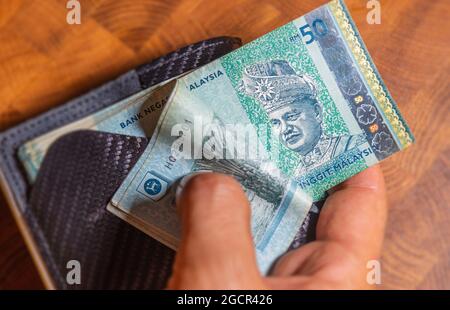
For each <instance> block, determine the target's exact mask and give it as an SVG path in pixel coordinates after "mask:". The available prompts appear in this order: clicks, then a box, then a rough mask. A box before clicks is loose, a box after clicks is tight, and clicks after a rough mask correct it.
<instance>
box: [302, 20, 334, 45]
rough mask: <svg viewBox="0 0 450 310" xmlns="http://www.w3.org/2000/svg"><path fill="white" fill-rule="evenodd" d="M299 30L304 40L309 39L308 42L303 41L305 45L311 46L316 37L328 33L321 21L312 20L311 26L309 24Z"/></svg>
mask: <svg viewBox="0 0 450 310" xmlns="http://www.w3.org/2000/svg"><path fill="white" fill-rule="evenodd" d="M311 29H312V31H311ZM299 30H300V33H301V34H302V36H303V37H304V38H306V37H309V39H308V41H305V43H306V44H311V43H313V42H314V41H315V39H316V37H323V36H324V35H326V34H327V33H328V28H327V25H326V24H325V22H324V21H323V20H321V19H316V20H314V21H313V22H312V24H311V26H310V25H309V24H306V25H303V26H301V27H300V28H299Z"/></svg>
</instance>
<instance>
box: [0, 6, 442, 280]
mask: <svg viewBox="0 0 450 310" xmlns="http://www.w3.org/2000/svg"><path fill="white" fill-rule="evenodd" d="M80 2H81V14H82V15H81V25H68V24H67V23H66V14H67V9H66V7H65V4H66V2H65V1H62V0H45V1H30V0H8V1H0V98H1V103H0V130H2V129H6V128H7V127H9V126H12V125H14V124H17V123H19V122H20V121H23V120H25V119H27V118H29V117H31V116H33V115H36V114H38V113H41V112H43V111H46V110H48V109H49V108H51V107H54V106H56V105H58V104H60V103H62V102H64V101H66V100H68V99H70V98H71V97H74V96H77V95H79V94H82V93H83V92H85V91H87V90H89V89H91V88H93V87H95V86H97V85H99V84H101V83H103V82H105V81H107V80H109V79H111V78H113V77H115V76H117V75H118V74H120V73H122V72H124V71H126V70H128V69H131V68H133V67H134V66H136V65H138V64H141V63H144V62H147V61H148V60H151V59H153V58H155V57H158V56H160V55H163V54H165V53H166V52H169V51H172V50H174V49H176V48H178V47H181V46H183V45H185V44H188V43H192V42H195V41H198V40H202V39H205V38H208V37H213V36H219V35H231V36H238V37H241V38H242V39H243V41H244V42H249V41H250V40H252V39H255V38H256V37H258V36H260V35H262V34H264V33H265V32H268V31H270V30H272V29H274V28H275V27H278V26H281V25H283V24H284V23H286V22H288V21H290V20H292V19H294V18H295V17H298V16H300V15H302V14H304V13H306V12H308V11H309V10H311V9H314V8H315V7H317V6H319V5H320V4H322V3H325V2H326V1H322V0H318V1H314V0H301V1H300V0H297V1H288V0H284V1H279V0H274V1H261V0H236V1H230V0H215V1H209V0H185V1H180V0H161V1H157V0H142V1H137V0H81V1H80ZM381 2H382V7H381V9H382V17H381V18H382V20H381V24H380V25H369V24H368V23H367V22H366V14H367V11H368V10H367V8H366V3H367V1H365V0H347V4H348V6H349V8H350V10H351V13H352V15H353V17H354V19H355V21H356V24H357V25H358V27H359V29H360V31H361V34H362V36H363V38H364V40H365V42H366V43H367V46H368V49H369V51H370V52H371V54H372V56H373V58H374V61H375V63H376V65H377V66H378V69H379V71H380V72H381V75H382V76H383V78H384V80H385V82H386V84H387V85H388V87H389V89H390V90H391V92H392V95H393V97H394V98H395V99H396V101H397V103H398V104H399V106H400V109H401V111H402V113H403V115H404V117H405V118H406V120H407V121H408V123H409V124H410V126H411V128H412V130H413V132H414V134H415V137H416V139H417V143H416V144H415V145H414V146H412V147H411V148H409V149H408V150H406V151H405V152H402V153H401V154H397V155H395V156H393V157H392V158H390V159H388V160H387V161H385V162H383V164H382V167H383V170H384V172H385V176H386V181H387V184H388V195H389V201H390V206H391V209H390V214H389V215H390V216H389V221H388V225H387V232H386V241H385V246H384V252H383V257H382V282H383V284H382V287H383V288H406V289H412V288H447V289H449V288H450V211H449V206H450V170H449V164H450V148H449V147H450V139H449V136H450V127H449V123H450V120H449V115H450V105H449V81H450V79H449V74H450V65H449V63H450V62H449V59H450V58H449V55H450V2H449V1H446V0H439V1H437V0H433V1H428V0H403V1H399V0H382V1H381ZM41 287H42V284H41V282H40V280H39V278H38V276H37V274H36V272H35V270H34V266H33V265H32V261H31V260H30V258H29V255H28V253H27V250H26V248H25V246H24V245H23V242H22V241H21V237H20V233H19V231H18V229H17V228H16V226H15V224H14V222H13V220H12V218H11V216H10V213H9V211H8V210H7V206H6V203H5V202H4V199H2V198H1V199H0V288H41Z"/></svg>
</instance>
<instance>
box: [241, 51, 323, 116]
mask: <svg viewBox="0 0 450 310" xmlns="http://www.w3.org/2000/svg"><path fill="white" fill-rule="evenodd" d="M240 90H241V91H243V92H245V93H246V94H247V95H250V96H252V97H254V98H255V99H257V100H258V101H259V102H261V104H262V106H263V108H264V109H265V110H266V111H267V113H270V112H272V111H275V110H277V109H279V108H281V107H283V106H285V105H288V104H290V103H292V102H294V101H295V100H298V99H302V98H311V99H313V98H315V97H316V87H315V85H314V82H313V80H312V79H311V78H310V77H308V76H307V75H298V74H297V73H296V72H295V71H294V69H293V68H292V67H291V66H290V65H289V63H288V62H287V61H285V60H272V61H269V62H265V63H257V64H253V65H250V66H247V67H245V69H244V72H243V74H242V82H241V85H240Z"/></svg>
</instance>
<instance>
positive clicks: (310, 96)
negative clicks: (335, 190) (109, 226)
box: [18, 0, 413, 272]
mask: <svg viewBox="0 0 450 310" xmlns="http://www.w3.org/2000/svg"><path fill="white" fill-rule="evenodd" d="M79 129H93V130H100V131H106V132H111V133H117V134H126V135H131V136H140V137H148V138H151V139H150V143H149V145H148V147H147V148H146V150H145V151H144V153H143V155H142V156H141V158H140V159H139V160H138V162H137V163H136V165H135V166H134V168H133V169H132V171H131V172H130V173H129V175H128V176H127V178H126V180H125V181H124V182H123V184H122V185H121V186H120V188H119V189H118V191H117V192H116V194H115V195H114V197H113V198H112V200H111V202H110V204H109V205H108V210H109V211H111V212H112V213H114V214H115V215H117V216H119V217H120V218H122V219H124V220H125V221H127V222H128V223H130V224H132V225H134V226H136V227H138V228H139V229H141V230H143V231H144V232H146V233H147V234H149V235H150V236H152V237H153V238H155V239H157V240H159V241H161V242H162V243H164V244H166V245H167V246H169V247H171V248H174V249H176V248H177V246H178V241H179V236H180V223H179V219H178V216H177V212H176V208H175V193H176V190H177V187H178V186H179V185H180V182H181V180H182V178H183V177H184V176H187V175H191V174H193V173H197V172H199V171H216V172H221V173H226V174H229V175H232V176H234V177H235V178H236V179H237V180H238V181H239V182H240V184H241V185H242V188H243V189H244V191H245V193H246V195H247V197H248V199H249V201H250V205H251V209H252V223H251V225H252V233H253V239H254V243H255V249H256V252H257V259H258V263H259V266H260V269H261V271H263V272H267V271H268V270H269V268H270V266H271V264H272V263H273V261H274V260H275V259H276V258H277V257H279V256H280V255H281V254H283V253H284V252H285V251H286V250H287V249H288V248H289V247H290V245H291V243H292V241H293V239H294V237H295V235H296V233H297V232H298V230H299V227H300V225H301V224H302V222H303V221H304V219H305V216H306V214H307V213H308V212H310V208H311V205H312V203H313V202H315V201H318V200H320V199H322V198H323V197H324V196H325V193H326V191H327V190H328V189H330V188H331V187H333V186H335V185H337V184H339V183H341V182H342V181H344V180H346V179H348V178H349V177H351V176H353V175H354V174H356V173H358V172H360V171H362V170H364V169H366V168H367V167H369V166H371V165H373V164H376V163H378V162H379V161H381V160H383V159H384V158H386V157H388V156H390V155H391V154H393V153H395V152H397V151H399V150H402V149H404V148H405V147H407V146H408V145H410V144H411V143H412V142H413V136H412V134H411V132H410V130H409V128H408V127H407V125H406V123H405V122H404V120H403V118H402V116H401V115H400V112H399V111H398V109H397V106H396V104H395V102H394V101H393V99H392V98H391V96H390V94H389V92H388V90H387V89H386V86H385V85H384V83H383V81H382V80H381V77H380V75H379V73H378V71H377V70H376V68H375V65H374V64H373V62H372V59H371V58H370V56H369V54H368V51H367V49H366V48H365V46H364V43H363V42H362V39H361V37H360V35H359V33H358V31H357V29H356V27H355V25H354V23H353V21H352V19H351V17H350V15H349V12H348V10H347V9H346V7H345V5H344V3H343V1H339V0H334V1H331V2H330V3H328V4H326V5H324V6H322V7H319V8H318V9H316V10H314V11H312V12H310V13H308V14H306V15H304V16H302V17H300V18H298V19H296V20H294V21H292V22H290V23H288V24H286V25H284V26H282V27H280V28H278V29H276V30H274V31H272V32H270V33H268V34H266V35H264V36H263V37H261V38H259V39H256V40H255V41H253V42H251V43H249V44H247V45H245V46H243V47H241V48H240V49H237V50H235V51H234V52H231V53H230V54H227V55H225V56H223V57H221V58H220V59H218V60H216V61H214V62H212V63H210V64H208V65H205V66H203V67H201V68H199V69H197V70H195V71H193V72H191V73H188V74H186V75H184V76H181V77H177V78H175V79H172V80H170V81H168V82H164V83H161V84H159V85H156V86H154V87H152V88H149V89H146V90H143V91H141V92H140V93H138V94H136V95H133V96H131V97H129V98H127V99H124V100H122V101H120V102H118V103H116V104H114V105H112V106H110V107H108V108H106V109H104V110H102V111H99V112H97V113H94V114H92V115H90V116H87V117H85V118H83V119H81V120H79V121H77V122H74V123H71V124H69V125H66V126H64V127H61V128H58V129H56V130H53V131H51V132H49V133H47V134H45V135H43V136H40V137H38V138H35V139H33V140H31V141H29V142H27V143H25V144H24V145H23V146H22V147H21V148H20V149H19V153H18V155H19V159H20V160H21V161H22V163H23V164H24V167H25V170H26V172H27V174H28V177H29V180H30V182H33V181H34V180H35V178H36V175H37V173H38V171H39V167H40V165H41V163H42V160H43V158H44V156H45V154H46V152H47V150H48V148H49V147H50V145H51V144H52V143H53V142H54V141H55V140H56V139H58V138H59V137H61V136H62V135H64V134H66V133H69V132H72V131H75V130H79ZM181 185H182V182H181ZM205 190H207V189H205Z"/></svg>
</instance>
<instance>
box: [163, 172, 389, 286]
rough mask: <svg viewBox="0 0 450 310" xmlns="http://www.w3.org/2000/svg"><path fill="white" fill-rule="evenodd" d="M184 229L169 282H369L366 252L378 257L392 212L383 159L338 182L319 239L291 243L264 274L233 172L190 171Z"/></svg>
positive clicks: (180, 203) (182, 206) (181, 204)
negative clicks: (293, 246) (295, 245)
mask: <svg viewBox="0 0 450 310" xmlns="http://www.w3.org/2000/svg"><path fill="white" fill-rule="evenodd" d="M177 207H178V208H179V211H180V214H181V221H182V237H181V245H180V247H179V250H178V253H177V256H176V259H175V263H174V267H173V274H172V276H171V278H170V280H169V283H168V288H170V289H365V288H369V284H368V283H367V281H366V276H367V272H368V270H367V268H366V264H367V262H368V261H369V260H372V259H378V257H379V256H380V252H381V246H382V242H383V238H384V227H385V222H386V214H387V203H386V193H385V186H384V180H383V175H382V172H381V169H380V168H379V166H374V167H371V168H369V169H366V170H365V171H363V172H361V173H359V174H357V175H356V176H354V177H352V178H351V179H349V180H347V181H345V182H344V183H342V184H341V185H339V186H337V187H336V188H334V189H333V191H332V193H331V194H330V195H329V197H328V198H327V200H326V202H325V204H324V206H323V209H322V212H321V214H320V216H319V221H318V224H317V228H316V237H317V240H316V241H313V242H310V243H308V244H306V245H304V246H302V247H300V248H299V249H296V250H293V251H290V252H289V253H287V254H286V255H284V256H283V257H282V258H280V259H279V260H278V262H277V263H276V265H275V267H274V269H273V271H272V273H271V274H270V275H269V276H266V277H264V276H262V275H261V274H260V272H259V271H258V267H257V264H256V255H255V250H254V244H253V240H252V236H251V228H250V206H249V202H248V200H247V198H246V196H245V194H244V192H243V190H242V188H241V186H240V184H239V183H238V182H237V181H235V180H234V179H233V178H232V177H229V176H225V175H221V174H216V173H205V174H199V175H196V176H194V177H192V178H191V179H190V180H189V181H188V182H187V184H186V185H185V187H184V189H183V191H182V192H181V193H180V195H179V196H178V199H177Z"/></svg>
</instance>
